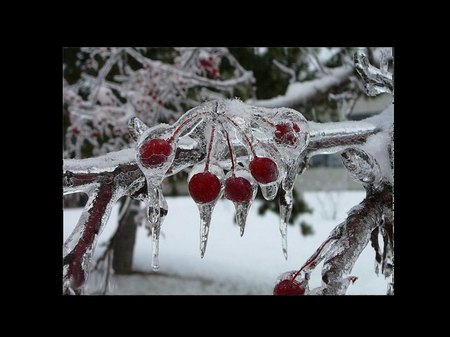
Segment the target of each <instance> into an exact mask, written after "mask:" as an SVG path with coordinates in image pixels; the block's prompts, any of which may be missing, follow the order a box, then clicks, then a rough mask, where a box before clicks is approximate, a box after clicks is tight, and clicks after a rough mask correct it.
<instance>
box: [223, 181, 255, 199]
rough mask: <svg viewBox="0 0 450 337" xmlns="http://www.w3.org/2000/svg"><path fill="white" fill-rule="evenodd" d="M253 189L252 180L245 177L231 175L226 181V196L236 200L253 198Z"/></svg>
mask: <svg viewBox="0 0 450 337" xmlns="http://www.w3.org/2000/svg"><path fill="white" fill-rule="evenodd" d="M252 195H253V189H252V185H251V184H250V182H249V181H248V180H247V179H245V178H243V177H230V178H228V179H227V180H226V181H225V198H227V199H228V200H231V201H234V202H245V201H250V200H251V199H252Z"/></svg>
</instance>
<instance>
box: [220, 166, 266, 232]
mask: <svg viewBox="0 0 450 337" xmlns="http://www.w3.org/2000/svg"><path fill="white" fill-rule="evenodd" d="M233 175H234V176H235V177H243V178H245V179H247V180H248V181H249V182H250V185H251V186H252V197H251V199H250V201H247V202H233V204H234V207H235V209H236V223H237V224H238V226H239V228H240V234H241V236H243V235H244V231H245V222H246V220H247V215H248V211H249V210H250V207H251V205H252V203H253V201H254V200H255V197H256V193H257V192H258V185H257V183H256V181H255V179H253V177H252V175H251V173H250V172H249V171H248V170H246V169H241V168H240V169H238V170H236V171H235V172H234V173H233V172H232V171H230V172H228V174H227V175H226V177H225V181H226V179H228V178H230V177H233Z"/></svg>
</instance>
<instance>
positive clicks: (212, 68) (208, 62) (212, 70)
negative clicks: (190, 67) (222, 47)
mask: <svg viewBox="0 0 450 337" xmlns="http://www.w3.org/2000/svg"><path fill="white" fill-rule="evenodd" d="M199 67H200V68H202V69H204V70H205V71H206V73H207V74H208V75H209V76H211V77H212V78H213V79H215V80H216V79H218V78H219V77H220V72H219V68H217V66H216V65H215V64H214V63H213V60H212V57H209V58H207V59H201V60H200V61H199Z"/></svg>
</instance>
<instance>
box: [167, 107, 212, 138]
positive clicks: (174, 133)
mask: <svg viewBox="0 0 450 337" xmlns="http://www.w3.org/2000/svg"><path fill="white" fill-rule="evenodd" d="M206 113H207V112H197V113H196V114H194V115H193V116H191V117H192V118H187V119H186V120H185V121H184V122H183V123H181V125H180V126H179V127H177V128H176V129H175V131H174V132H173V135H172V136H171V137H170V138H169V139H168V140H167V141H168V142H169V143H172V141H173V140H174V139H175V137H176V136H177V135H178V134H179V133H181V132H182V131H183V130H184V127H185V126H186V125H187V124H188V123H190V122H191V121H192V120H193V119H194V118H195V119H196V118H197V117H200V116H201V115H204V114H206Z"/></svg>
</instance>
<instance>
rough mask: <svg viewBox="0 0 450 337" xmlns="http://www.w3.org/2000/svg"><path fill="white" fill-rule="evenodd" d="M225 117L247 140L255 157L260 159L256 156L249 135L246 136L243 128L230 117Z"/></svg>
mask: <svg viewBox="0 0 450 337" xmlns="http://www.w3.org/2000/svg"><path fill="white" fill-rule="evenodd" d="M224 117H225V118H226V119H228V121H229V122H230V123H231V124H232V125H233V126H234V128H235V129H236V130H237V131H238V132H239V133H240V134H241V135H242V137H244V139H245V141H246V143H247V145H248V146H249V147H250V150H251V151H252V153H253V155H254V156H255V157H258V156H257V155H256V152H255V149H254V148H253V145H252V142H251V141H250V139H248V137H247V135H246V134H245V133H244V132H242V129H241V127H240V126H239V125H237V124H236V123H235V122H234V120H232V119H231V118H230V117H228V116H225V115H224Z"/></svg>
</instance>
